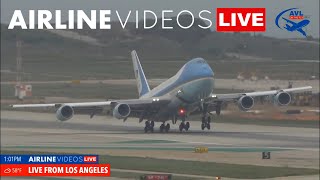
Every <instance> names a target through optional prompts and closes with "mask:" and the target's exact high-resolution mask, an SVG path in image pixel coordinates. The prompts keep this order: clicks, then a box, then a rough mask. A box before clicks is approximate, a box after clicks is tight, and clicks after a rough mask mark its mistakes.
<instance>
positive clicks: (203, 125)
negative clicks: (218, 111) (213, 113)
mask: <svg viewBox="0 0 320 180" xmlns="http://www.w3.org/2000/svg"><path fill="white" fill-rule="evenodd" d="M210 123H211V117H210V116H207V117H206V116H203V117H202V123H201V129H202V130H204V129H205V128H207V129H208V130H210V128H211V125H210Z"/></svg>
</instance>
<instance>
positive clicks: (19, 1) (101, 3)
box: [1, 0, 319, 38]
mask: <svg viewBox="0 0 320 180" xmlns="http://www.w3.org/2000/svg"><path fill="white" fill-rule="evenodd" d="M217 7H266V8H267V32H266V34H265V35H267V36H276V37H280V38H287V37H302V36H301V35H300V34H299V33H296V32H294V33H289V32H287V31H285V30H280V29H278V27H276V25H275V23H274V20H275V17H276V16H277V15H278V14H279V13H280V12H281V11H283V10H285V9H288V8H293V7H297V8H301V10H302V11H303V13H304V15H308V16H310V19H309V20H310V21H311V23H310V24H309V25H308V26H307V34H308V35H312V36H314V37H319V0H1V22H2V23H9V22H10V19H11V17H12V14H13V11H14V10H16V9H20V10H24V16H25V17H27V13H26V11H27V10H37V9H47V10H56V9H61V10H62V12H63V11H66V10H69V9H74V10H78V9H79V10H99V9H111V10H118V11H119V12H120V13H123V14H124V15H126V14H127V13H128V11H129V10H139V11H142V10H147V9H148V10H152V11H154V12H156V13H158V14H157V15H158V17H160V16H161V14H159V12H161V10H174V11H175V12H177V13H178V12H180V11H181V10H184V9H186V10H190V11H191V12H193V14H198V12H199V11H201V10H203V9H206V10H209V11H211V12H212V13H213V14H212V19H213V24H215V19H214V18H215V12H216V11H215V9H216V8H217ZM112 15H113V16H112V17H111V19H113V20H116V15H115V13H112ZM141 17H142V16H141ZM64 18H66V16H64ZM26 20H27V18H26Z"/></svg>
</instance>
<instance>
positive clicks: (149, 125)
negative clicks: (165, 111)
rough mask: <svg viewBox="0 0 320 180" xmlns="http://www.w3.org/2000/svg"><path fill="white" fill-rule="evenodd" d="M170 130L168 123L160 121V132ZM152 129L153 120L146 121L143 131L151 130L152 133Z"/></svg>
mask: <svg viewBox="0 0 320 180" xmlns="http://www.w3.org/2000/svg"><path fill="white" fill-rule="evenodd" d="M169 130H170V124H169V123H167V125H166V124H165V123H162V124H161V125H160V132H161V133H162V132H166V133H167V132H169ZM153 131H154V121H146V123H145V127H144V132H145V133H147V132H151V133H153Z"/></svg>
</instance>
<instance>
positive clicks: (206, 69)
mask: <svg viewBox="0 0 320 180" xmlns="http://www.w3.org/2000/svg"><path fill="white" fill-rule="evenodd" d="M201 69H202V71H203V72H205V73H206V74H207V75H209V76H213V70H212V69H211V67H210V66H209V65H208V64H203V65H202V68H201Z"/></svg>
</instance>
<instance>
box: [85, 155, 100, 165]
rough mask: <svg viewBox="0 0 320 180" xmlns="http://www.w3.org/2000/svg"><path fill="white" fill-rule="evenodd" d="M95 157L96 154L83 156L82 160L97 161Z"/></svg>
mask: <svg viewBox="0 0 320 180" xmlns="http://www.w3.org/2000/svg"><path fill="white" fill-rule="evenodd" d="M97 161H98V160H97V157H96V156H84V157H83V162H86V163H95V162H97Z"/></svg>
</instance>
